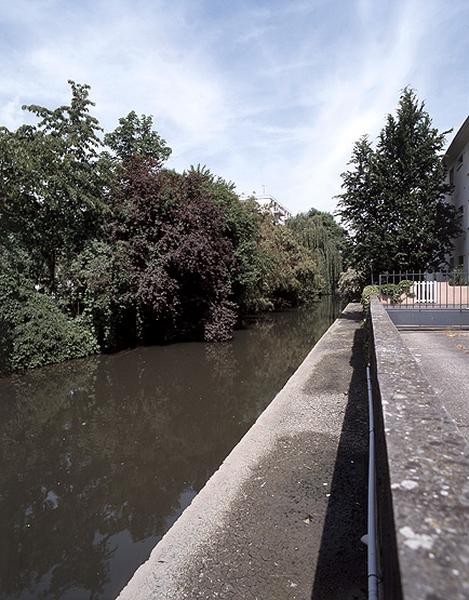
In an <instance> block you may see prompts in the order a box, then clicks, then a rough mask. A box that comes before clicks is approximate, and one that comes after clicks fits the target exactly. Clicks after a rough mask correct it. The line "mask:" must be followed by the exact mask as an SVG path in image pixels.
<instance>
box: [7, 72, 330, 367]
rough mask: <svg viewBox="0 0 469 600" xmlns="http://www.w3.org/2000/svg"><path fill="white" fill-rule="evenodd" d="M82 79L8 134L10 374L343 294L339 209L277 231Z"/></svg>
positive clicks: (224, 326) (227, 327) (200, 334)
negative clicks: (110, 107)
mask: <svg viewBox="0 0 469 600" xmlns="http://www.w3.org/2000/svg"><path fill="white" fill-rule="evenodd" d="M69 83H70V86H71V100H70V104H67V105H63V106H59V107H58V108H55V109H49V108H45V107H42V106H38V105H30V106H25V107H24V108H25V110H27V111H28V112H29V113H31V114H32V115H33V116H34V117H35V118H36V122H35V123H34V124H32V125H23V126H21V127H19V128H18V129H17V130H16V131H9V130H8V129H6V128H0V262H1V265H0V266H1V267H2V279H1V281H0V296H1V298H0V299H1V300H2V303H3V304H2V307H1V308H0V342H1V344H2V348H3V355H2V358H1V359H0V361H1V364H0V370H2V371H5V370H9V369H10V370H11V369H20V368H28V367H32V366H38V365H41V364H46V363H49V362H59V361H62V360H64V359H65V358H73V357H80V356H84V355H86V354H89V353H93V352H97V351H99V350H101V351H114V350H116V349H119V348H125V347H129V346H132V345H136V344H139V343H145V344H150V343H161V342H166V341H170V340H175V339H203V340H206V341H224V340H228V339H230V337H231V336H232V335H233V329H234V326H235V324H236V322H237V321H238V320H239V318H240V316H241V315H242V314H243V313H246V312H255V311H259V310H274V309H280V308H284V307H289V306H296V305H298V304H300V303H302V302H307V301H310V300H314V299H315V298H316V297H317V295H318V294H319V293H324V292H326V293H327V292H329V291H330V290H332V289H333V288H334V286H335V280H336V275H337V273H336V271H337V269H338V265H339V262H338V261H339V260H340V252H341V243H342V242H341V231H340V228H338V226H337V225H336V224H335V223H334V221H333V219H332V217H331V216H330V215H327V214H326V213H319V212H317V211H310V213H308V214H307V215H303V216H300V217H298V218H297V219H294V220H292V222H291V223H290V224H289V226H288V227H284V226H277V225H275V224H274V222H273V219H272V216H271V215H270V213H268V212H265V211H264V210H262V209H261V208H260V207H259V205H258V204H257V202H256V201H255V200H254V199H252V198H251V199H248V200H241V198H240V197H239V196H238V195H237V193H236V190H235V186H234V184H233V183H231V182H228V181H226V180H224V179H222V178H221V177H217V176H215V175H214V174H213V173H211V172H210V170H209V169H207V168H206V167H202V166H200V165H199V166H197V167H191V168H190V169H189V170H188V171H186V172H184V173H177V172H175V171H172V170H169V169H167V168H165V167H164V163H165V160H166V159H167V158H168V157H169V155H170V153H171V149H170V148H169V146H168V145H167V143H166V141H165V140H164V139H163V138H162V137H161V136H160V135H159V133H158V132H156V131H155V130H154V124H153V117H151V116H147V115H140V116H138V115H137V114H136V113H135V112H134V111H132V112H130V113H129V114H128V115H127V116H125V117H123V118H121V119H120V120H119V125H118V126H117V128H116V129H114V131H112V132H110V133H106V134H104V132H103V130H102V128H101V126H100V124H99V122H98V120H97V119H96V117H94V116H93V115H92V111H91V109H92V107H93V106H94V104H93V102H92V101H91V100H90V98H89V86H87V85H81V84H77V83H74V82H73V81H70V82H69ZM103 134H104V135H103Z"/></svg>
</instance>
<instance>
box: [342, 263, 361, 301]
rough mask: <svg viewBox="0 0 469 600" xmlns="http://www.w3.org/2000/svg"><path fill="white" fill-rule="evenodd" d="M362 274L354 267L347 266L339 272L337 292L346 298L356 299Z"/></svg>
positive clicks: (358, 295) (358, 294) (359, 290)
mask: <svg viewBox="0 0 469 600" xmlns="http://www.w3.org/2000/svg"><path fill="white" fill-rule="evenodd" d="M362 282H363V275H362V274H361V273H360V272H359V271H357V270H356V269H352V268H351V267H349V268H348V269H347V270H346V271H344V272H343V273H341V274H340V277H339V282H338V289H339V293H340V294H341V295H342V296H344V297H345V298H346V299H347V300H357V299H358V298H359V297H360V292H361V289H362Z"/></svg>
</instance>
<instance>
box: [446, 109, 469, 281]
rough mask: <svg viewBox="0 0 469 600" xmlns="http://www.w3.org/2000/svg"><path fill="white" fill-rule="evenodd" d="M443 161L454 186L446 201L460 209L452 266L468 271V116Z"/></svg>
mask: <svg viewBox="0 0 469 600" xmlns="http://www.w3.org/2000/svg"><path fill="white" fill-rule="evenodd" d="M443 162H444V164H445V166H446V168H447V169H448V180H449V183H450V184H451V185H452V186H454V189H453V193H452V194H451V195H450V196H449V197H448V201H449V202H450V203H451V204H453V205H454V206H455V207H456V208H461V210H462V229H463V232H462V234H461V235H460V236H459V237H458V238H456V239H455V240H454V245H453V256H452V257H450V263H451V266H452V267H457V266H460V267H463V268H464V270H465V271H466V272H467V271H469V239H468V235H467V233H468V230H469V117H467V119H466V120H465V121H464V123H463V124H462V126H461V128H460V129H459V131H458V132H457V133H456V135H455V136H454V138H453V141H452V142H451V144H450V145H449V147H448V149H447V150H446V154H445V156H444V158H443Z"/></svg>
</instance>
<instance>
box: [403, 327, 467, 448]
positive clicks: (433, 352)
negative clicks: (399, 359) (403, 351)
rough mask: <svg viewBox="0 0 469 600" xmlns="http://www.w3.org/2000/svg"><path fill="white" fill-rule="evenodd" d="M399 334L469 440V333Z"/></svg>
mask: <svg viewBox="0 0 469 600" xmlns="http://www.w3.org/2000/svg"><path fill="white" fill-rule="evenodd" d="M401 335H402V337H403V339H404V342H405V343H406V344H407V347H408V348H409V350H410V351H411V352H412V354H413V355H414V357H415V359H416V361H417V362H418V363H419V365H420V367H421V369H422V370H423V372H424V374H425V376H426V377H427V379H428V380H429V382H430V384H431V385H432V387H433V389H434V390H435V392H436V393H437V394H438V396H439V397H440V398H441V402H442V404H443V406H444V407H445V408H446V410H447V411H448V412H449V414H450V415H451V416H452V417H453V419H454V420H455V421H456V423H457V425H458V428H459V430H460V432H461V434H462V435H463V436H464V437H465V438H466V440H469V331H401Z"/></svg>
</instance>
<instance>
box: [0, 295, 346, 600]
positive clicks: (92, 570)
mask: <svg viewBox="0 0 469 600" xmlns="http://www.w3.org/2000/svg"><path fill="white" fill-rule="evenodd" d="M338 310H339V306H338V303H336V302H333V301H332V299H331V298H324V299H323V300H321V301H320V302H318V303H317V304H314V305H313V306H312V307H309V308H303V309H299V310H292V311H287V312H283V313H273V314H267V315H261V316H259V317H256V318H252V319H246V323H245V328H243V329H241V330H239V331H237V332H236V334H235V338H234V340H233V341H232V342H230V343H225V344H204V343H195V342H192V343H179V344H173V345H167V346H152V347H145V348H137V349H134V350H129V351H124V352H120V353H118V354H114V355H108V356H98V357H92V358H88V359H84V360H79V361H71V362H69V363H66V364H62V365H54V366H50V367H46V368H42V369H38V370H35V371H32V372H29V373H27V374H24V375H20V376H15V377H10V378H3V379H0V400H1V401H0V435H1V437H0V469H1V471H0V598H2V599H5V600H6V599H8V600H9V599H13V598H15V599H17V598H19V599H21V600H26V599H35V600H36V599H45V598H47V599H48V598H54V599H56V598H61V599H62V598H63V599H67V600H84V599H87V598H89V599H93V600H97V599H111V598H115V596H116V595H117V594H118V593H119V591H120V590H121V589H122V587H123V586H124V585H125V584H126V583H127V581H128V580H129V579H130V577H131V576H132V574H133V572H134V571H135V569H136V568H137V567H138V566H139V565H140V564H141V563H142V562H144V561H145V560H146V559H147V558H148V556H149V554H150V552H151V549H152V548H153V546H154V545H155V544H156V543H157V542H158V540H159V539H160V538H161V537H162V536H163V535H164V533H165V532H166V531H167V530H168V529H169V528H170V527H171V525H172V524H173V523H174V521H175V520H176V519H177V518H178V516H179V515H180V514H181V512H182V511H183V510H184V509H185V508H186V506H188V504H189V503H190V502H191V500H192V498H193V497H194V496H195V495H196V494H197V492H198V491H199V490H200V489H201V488H202V487H203V485H204V484H205V482H206V481H207V479H208V478H209V477H210V476H211V475H212V473H213V472H214V471H215V470H216V469H217V468H218V466H219V465H220V464H221V462H222V461H223V459H224V458H225V457H226V456H227V454H228V453H229V452H230V450H231V449H232V448H233V447H234V446H235V445H236V443H237V442H238V441H239V440H240V439H241V437H242V436H243V435H244V433H246V431H247V430H248V429H249V428H250V426H251V425H252V424H253V423H254V421H255V420H256V418H257V417H258V416H259V414H260V413H261V412H262V411H263V410H264V408H265V407H266V406H267V405H268V404H269V402H270V401H271V400H272V399H273V397H274V396H275V394H276V393H277V392H278V391H279V390H280V389H281V388H282V386H283V385H284V384H285V382H286V381H287V379H288V378H289V377H290V376H291V375H292V373H293V372H294V371H295V370H296V368H297V367H298V366H299V364H300V363H301V362H302V360H303V359H304V357H305V356H306V354H307V353H308V352H309V350H310V349H311V348H312V346H313V345H314V344H315V342H316V341H317V340H318V339H319V337H320V336H321V335H322V334H323V333H324V331H325V330H326V329H327V328H328V326H329V325H330V324H331V322H332V321H333V320H334V319H335V317H336V316H337V312H338Z"/></svg>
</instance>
